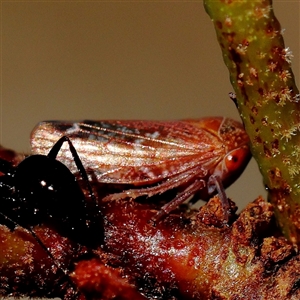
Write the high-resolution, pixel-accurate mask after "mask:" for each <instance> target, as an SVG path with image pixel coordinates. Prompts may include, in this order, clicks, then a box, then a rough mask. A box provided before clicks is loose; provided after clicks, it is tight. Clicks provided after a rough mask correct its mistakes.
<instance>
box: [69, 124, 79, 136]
mask: <svg viewBox="0 0 300 300" xmlns="http://www.w3.org/2000/svg"><path fill="white" fill-rule="evenodd" d="M79 131H80V127H79V125H78V123H74V124H73V126H72V127H70V128H68V129H67V130H66V134H67V135H68V134H73V133H77V132H79Z"/></svg>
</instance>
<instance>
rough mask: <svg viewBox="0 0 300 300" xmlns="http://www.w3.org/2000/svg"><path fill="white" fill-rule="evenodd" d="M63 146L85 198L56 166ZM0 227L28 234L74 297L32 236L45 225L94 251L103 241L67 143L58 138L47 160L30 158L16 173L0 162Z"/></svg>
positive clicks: (79, 166)
mask: <svg viewBox="0 0 300 300" xmlns="http://www.w3.org/2000/svg"><path fill="white" fill-rule="evenodd" d="M64 142H67V143H68V145H69V149H70V152H71V154H72V156H73V159H74V162H75V164H76V167H77V169H78V171H79V173H80V175H81V178H82V181H83V182H84V183H85V184H86V189H87V191H88V194H89V197H86V196H85V195H84V192H83V190H82V188H81V187H80V185H79V183H78V182H77V180H76V178H75V176H74V175H73V174H72V173H71V171H70V170H69V169H68V168H67V167H66V166H65V165H64V164H63V163H61V162H60V161H58V160H56V157H57V154H58V152H59V151H60V149H61V147H62V145H63V143H64ZM0 172H1V173H2V174H4V175H2V176H0V223H2V224H5V225H7V226H8V227H10V228H11V229H14V228H15V227H17V226H21V227H23V228H25V229H27V230H28V231H29V233H30V234H31V235H32V236H33V237H34V238H35V240H36V241H37V243H38V244H39V245H40V246H41V247H42V248H43V249H44V251H45V252H46V253H47V255H48V256H49V258H50V259H51V260H52V261H53V264H54V265H56V266H57V267H58V268H59V269H60V270H61V271H62V276H63V277H65V278H66V282H69V284H70V285H71V286H73V288H72V290H73V291H74V292H73V293H72V295H73V296H71V297H70V298H68V299H77V297H78V295H79V294H80V292H79V291H77V288H76V287H75V286H74V285H73V283H72V281H71V280H70V278H69V275H68V273H69V272H68V270H67V269H65V268H64V267H63V266H62V264H61V263H60V261H58V260H57V259H55V258H54V255H52V253H51V251H50V250H49V249H48V248H47V247H46V246H45V245H44V244H43V242H42V241H41V240H40V238H39V237H38V235H37V234H36V233H35V231H34V226H35V225H37V224H47V225H49V226H50V227H52V228H54V229H55V230H56V231H57V232H58V233H60V234H61V235H62V236H66V237H68V238H69V239H71V240H72V241H74V242H76V243H79V244H82V245H84V246H87V247H90V248H94V247H96V246H98V245H100V244H101V243H102V241H103V219H102V215H101V213H100V210H99V207H98V204H97V201H96V199H95V196H94V194H93V191H92V188H91V186H90V183H89V181H88V176H87V173H86V171H85V169H84V167H83V165H82V162H81V160H80V158H79V156H78V154H77V151H76V149H75V148H74V146H73V144H72V142H71V141H70V140H69V138H68V137H66V136H63V137H61V138H60V139H59V140H58V141H57V142H56V143H55V145H54V146H53V147H52V149H51V150H50V152H49V153H48V155H32V156H28V157H27V158H25V159H24V160H23V161H22V162H20V163H19V164H18V165H17V166H16V167H15V166H13V165H12V164H11V163H10V162H8V161H6V160H4V159H1V158H0Z"/></svg>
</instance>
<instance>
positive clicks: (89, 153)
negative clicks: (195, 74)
mask: <svg viewBox="0 0 300 300" xmlns="http://www.w3.org/2000/svg"><path fill="white" fill-rule="evenodd" d="M195 122H196V121H195V120H193V122H189V121H174V122H172V121H169V122H163V121H156V122H153V121H83V122H74V123H68V122H62V121H49V122H42V123H40V124H39V125H38V126H37V127H36V128H35V129H34V131H33V132H32V136H31V145H32V151H33V153H39V154H45V153H47V152H48V151H49V149H51V147H52V145H53V144H54V143H55V142H56V141H57V140H58V139H59V138H60V137H61V136H63V135H67V136H69V138H70V139H71V140H72V142H73V144H74V146H75V148H76V149H77V152H78V154H79V156H80V158H81V160H82V162H83V164H84V166H85V168H86V169H92V170H93V171H94V172H95V175H96V177H97V180H98V181H99V182H109V183H121V184H123V183H125V184H126V183H130V184H143V183H153V182H157V181H160V180H162V179H164V178H168V177H171V176H174V175H176V174H179V173H182V172H185V171H186V170H189V169H191V168H193V167H194V166H196V165H199V166H201V165H202V166H203V168H204V169H209V168H211V167H212V165H214V164H215V163H216V160H219V159H221V158H222V157H223V156H224V154H225V153H224V147H223V146H222V141H221V140H220V138H219V136H217V135H214V134H213V133H212V132H210V131H207V130H206V129H205V128H203V127H201V126H202V125H201V126H195V124H194V123H195ZM196 124H197V123H196ZM199 124H201V123H199ZM58 159H59V160H62V161H63V162H64V163H65V164H66V165H67V166H68V168H70V169H71V170H72V171H75V169H74V166H73V161H72V157H71V155H70V153H69V151H67V149H66V148H62V149H61V151H60V154H59V155H58Z"/></svg>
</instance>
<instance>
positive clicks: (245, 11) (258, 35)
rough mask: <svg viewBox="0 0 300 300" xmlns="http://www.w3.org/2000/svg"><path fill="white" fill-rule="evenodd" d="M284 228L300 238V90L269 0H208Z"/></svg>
mask: <svg viewBox="0 0 300 300" xmlns="http://www.w3.org/2000/svg"><path fill="white" fill-rule="evenodd" d="M204 5H205V9H206V11H207V12H208V14H209V16H210V17H211V19H212V21H213V23H214V26H215V29H216V33H217V38H218V41H219V44H220V46H221V49H222V52H223V57H224V61H225V64H226V65H227V67H228V70H229V72H230V79H231V83H232V85H233V87H234V90H235V92H236V96H237V106H238V109H239V112H240V115H241V118H242V120H243V122H244V124H245V128H246V131H247V133H248V135H249V137H250V139H251V150H252V154H253V156H254V158H255V159H256V161H257V163H258V165H259V168H260V171H261V173H262V175H263V180H264V184H265V185H266V187H267V189H268V191H269V201H270V202H271V203H272V204H273V205H274V209H275V214H276V218H277V221H278V224H279V225H280V227H281V229H282V231H283V233H284V234H285V236H286V237H287V238H289V239H290V240H291V241H292V242H293V243H294V244H298V243H299V241H300V197H299V196H300V159H299V157H300V135H299V129H300V113H299V100H300V99H299V94H298V93H299V91H298V89H297V87H296V85H295V81H294V76H293V73H292V70H291V66H290V64H291V58H292V55H291V53H290V51H289V49H288V48H285V46H284V41H283V38H282V35H281V28H280V24H279V22H278V20H277V19H276V17H275V16H274V13H273V8H272V1H271V0H261V1H256V0H226V1H225V0H205V1H204Z"/></svg>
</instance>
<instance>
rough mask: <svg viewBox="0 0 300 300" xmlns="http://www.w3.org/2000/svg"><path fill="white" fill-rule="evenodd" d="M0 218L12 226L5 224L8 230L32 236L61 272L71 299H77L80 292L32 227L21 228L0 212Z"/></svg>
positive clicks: (67, 272)
mask: <svg viewBox="0 0 300 300" xmlns="http://www.w3.org/2000/svg"><path fill="white" fill-rule="evenodd" d="M0 216H1V217H2V218H3V219H4V220H5V221H7V222H8V223H10V224H11V225H12V226H9V225H7V224H5V225H6V226H7V227H8V228H10V229H11V230H14V229H15V228H16V227H20V228H23V229H25V230H26V231H27V232H28V233H29V234H30V235H32V237H33V238H34V239H35V241H36V242H37V243H38V245H39V246H40V247H41V248H42V249H43V250H44V252H45V253H46V254H47V255H48V257H49V258H50V259H51V261H52V262H53V264H54V265H55V266H56V267H57V268H58V270H60V271H61V273H62V274H61V275H62V278H61V279H62V280H65V282H66V283H68V284H69V286H70V288H71V289H72V299H73V300H76V299H78V296H79V295H80V294H81V292H80V291H79V290H78V289H77V287H76V286H75V285H74V283H73V281H72V280H71V278H70V276H69V271H68V270H66V269H65V268H64V267H63V266H62V265H61V263H60V262H59V261H58V260H57V259H56V258H55V257H54V256H53V255H52V253H51V252H50V251H49V249H48V248H47V247H46V246H45V244H44V243H43V242H42V240H41V239H40V238H39V237H38V235H36V233H35V232H34V230H33V229H32V226H29V227H26V228H25V227H23V226H21V225H20V224H18V223H17V222H15V221H14V220H12V219H11V218H9V217H8V216H6V215H5V214H3V213H2V212H0Z"/></svg>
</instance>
